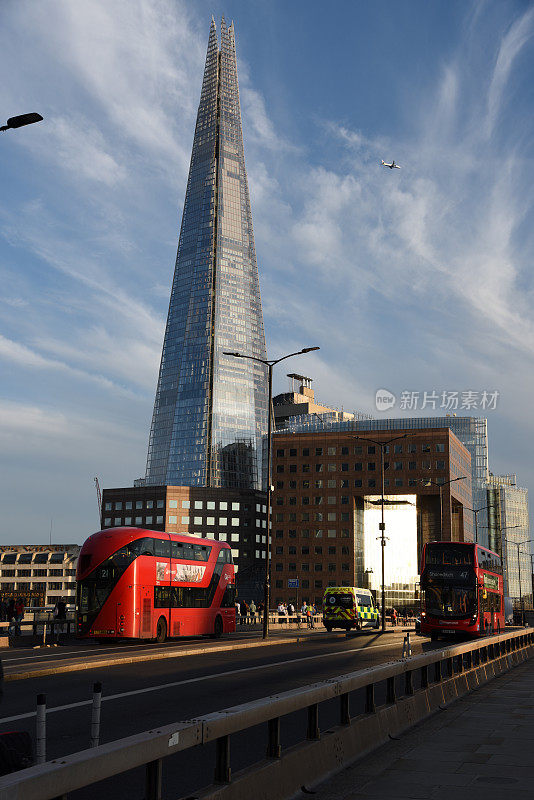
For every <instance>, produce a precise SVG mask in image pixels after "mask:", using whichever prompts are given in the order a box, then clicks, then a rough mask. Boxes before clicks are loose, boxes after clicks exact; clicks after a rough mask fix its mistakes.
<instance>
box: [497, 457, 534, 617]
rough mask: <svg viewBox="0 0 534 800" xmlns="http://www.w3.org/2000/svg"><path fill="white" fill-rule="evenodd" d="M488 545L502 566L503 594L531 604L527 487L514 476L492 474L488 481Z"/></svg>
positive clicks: (521, 603)
mask: <svg viewBox="0 0 534 800" xmlns="http://www.w3.org/2000/svg"><path fill="white" fill-rule="evenodd" d="M487 497H488V505H489V506H491V508H490V509H489V513H488V517H489V530H488V533H489V546H490V547H491V549H492V550H495V551H496V552H497V553H500V555H501V556H502V559H503V565H504V593H505V594H506V595H508V596H510V597H511V598H512V599H513V601H514V604H515V605H516V606H517V607H519V606H520V605H523V606H524V607H528V608H530V607H531V606H532V569H531V560H530V542H529V539H530V527H529V515H528V489H524V488H523V487H521V486H517V476H516V475H492V474H491V473H490V475H489V480H488V494H487Z"/></svg>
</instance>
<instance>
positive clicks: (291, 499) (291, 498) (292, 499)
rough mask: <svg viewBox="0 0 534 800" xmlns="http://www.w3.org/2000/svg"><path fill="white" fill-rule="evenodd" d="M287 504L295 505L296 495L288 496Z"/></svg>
mask: <svg viewBox="0 0 534 800" xmlns="http://www.w3.org/2000/svg"><path fill="white" fill-rule="evenodd" d="M289 505H290V506H296V505H297V498H296V497H290V498H289Z"/></svg>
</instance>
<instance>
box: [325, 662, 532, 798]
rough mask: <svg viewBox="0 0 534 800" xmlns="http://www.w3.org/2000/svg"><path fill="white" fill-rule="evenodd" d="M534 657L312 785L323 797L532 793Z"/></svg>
mask: <svg viewBox="0 0 534 800" xmlns="http://www.w3.org/2000/svg"><path fill="white" fill-rule="evenodd" d="M533 748H534V663H532V662H526V663H525V664H522V665H521V666H520V667H516V668H515V669H513V670H512V671H511V672H509V673H507V674H506V675H504V676H503V677H501V678H496V679H495V680H492V681H491V682H490V683H489V684H487V685H486V686H484V687H482V688H481V689H478V690H477V691H474V692H472V693H471V694H469V695H468V696H467V697H465V698H464V699H462V700H458V701H457V702H455V703H453V704H452V705H450V706H448V707H447V708H446V709H445V710H444V711H440V712H439V713H438V714H437V715H435V716H433V717H432V718H431V719H429V720H428V721H426V722H422V723H421V724H420V725H417V726H416V727H415V728H414V729H413V730H411V731H409V732H408V733H406V734H404V735H403V736H402V737H401V738H400V739H399V740H396V741H391V743H389V744H387V745H385V746H383V747H381V748H379V749H378V750H376V751H375V752H374V753H373V754H372V755H371V756H368V757H366V758H364V759H362V760H360V761H358V762H357V763H356V764H355V765H353V766H352V767H349V768H348V769H345V770H343V772H341V773H339V774H338V775H336V776H334V777H333V778H331V779H330V780H327V781H324V782H323V783H321V784H319V785H316V786H314V787H313V788H314V790H316V793H317V796H318V797H320V798H321V800H378V798H380V800H383V799H384V798H391V800H408V799H410V800H412V798H417V799H418V800H427V798H428V800H450V798H451V796H452V797H454V800H487V798H488V796H489V795H490V794H492V793H495V792H497V793H499V794H500V793H501V792H503V793H505V792H506V793H507V794H508V797H510V798H513V800H523V799H524V800H527V798H529V800H530V798H532V797H533V792H534V757H533Z"/></svg>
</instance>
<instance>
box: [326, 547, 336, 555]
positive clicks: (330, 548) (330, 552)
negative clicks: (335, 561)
mask: <svg viewBox="0 0 534 800" xmlns="http://www.w3.org/2000/svg"><path fill="white" fill-rule="evenodd" d="M335 554H336V548H335V547H329V548H328V555H329V556H335Z"/></svg>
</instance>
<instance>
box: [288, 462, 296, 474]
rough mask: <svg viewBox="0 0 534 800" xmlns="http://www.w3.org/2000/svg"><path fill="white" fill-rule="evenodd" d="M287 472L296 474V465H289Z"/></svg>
mask: <svg viewBox="0 0 534 800" xmlns="http://www.w3.org/2000/svg"><path fill="white" fill-rule="evenodd" d="M289 471H290V472H296V471H297V465H296V464H290V465H289Z"/></svg>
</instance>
